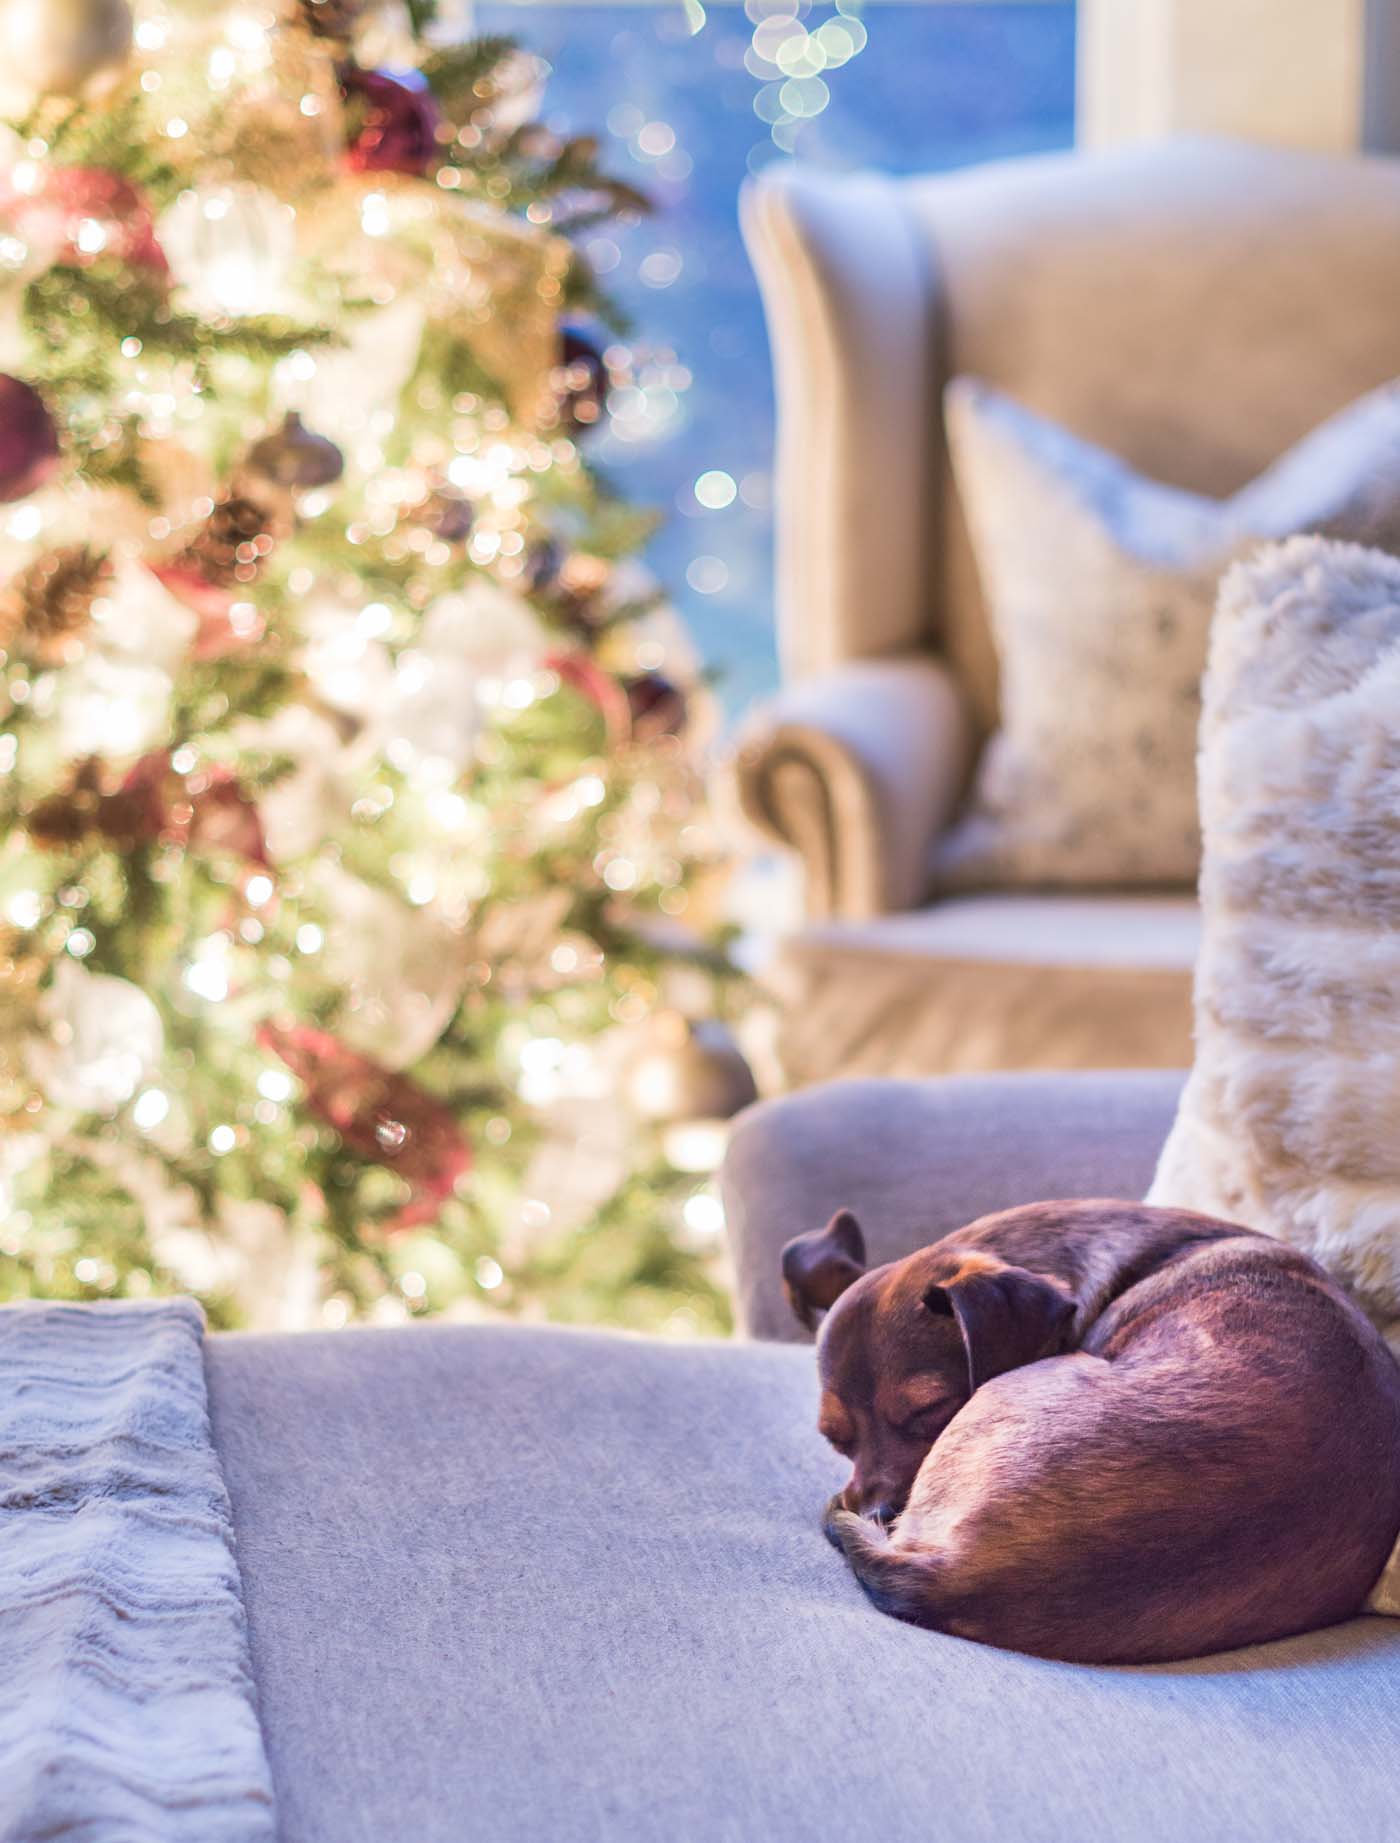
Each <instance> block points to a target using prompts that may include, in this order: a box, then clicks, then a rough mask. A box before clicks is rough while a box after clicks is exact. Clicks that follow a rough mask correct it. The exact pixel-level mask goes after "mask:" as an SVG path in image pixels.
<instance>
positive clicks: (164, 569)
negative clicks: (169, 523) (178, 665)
mask: <svg viewBox="0 0 1400 1843" xmlns="http://www.w3.org/2000/svg"><path fill="white" fill-rule="evenodd" d="M151 574H152V575H153V576H155V577H156V578H157V579H158V580H159V581H160V583H161V584H162V585H163V586H164V587H165V588H166V589H168V590H169V591H170V593H171V594H172V595H173V596H174V597H175V599H176V601H177V602H181V603H183V604H184V606H185V607H186V608H188V609H189V610H190V612H191V613H192V614H195V615H197V616H198V617H199V626H198V628H197V629H196V630H195V636H194V639H193V641H192V642H191V645H190V656H191V658H193V659H201V660H202V659H222V658H224V656H225V655H226V654H228V653H236V652H239V651H240V650H241V649H242V648H243V647H245V646H252V645H253V644H254V642H255V641H258V640H261V639H262V637H263V635H264V634H265V633H266V631H267V622H266V621H265V620H264V619H263V618H262V616H261V615H260V614H259V613H258V612H257V611H256V610H253V611H252V612H251V613H249V609H250V607H251V604H250V603H247V602H244V603H241V604H240V603H239V601H238V598H237V596H236V595H234V593H233V591H232V590H230V589H226V588H224V587H223V586H222V585H221V584H220V583H217V582H210V580H209V578H208V577H207V576H202V575H201V574H200V572H199V571H198V570H197V569H192V568H191V567H190V566H189V565H188V564H184V563H156V564H152V565H151ZM236 607H237V608H239V610H240V616H239V617H235V615H234V609H235V608H236Z"/></svg>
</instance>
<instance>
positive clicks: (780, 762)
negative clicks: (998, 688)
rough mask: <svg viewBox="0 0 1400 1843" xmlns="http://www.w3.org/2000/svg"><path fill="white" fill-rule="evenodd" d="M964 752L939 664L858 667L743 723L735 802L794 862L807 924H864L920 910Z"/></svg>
mask: <svg viewBox="0 0 1400 1843" xmlns="http://www.w3.org/2000/svg"><path fill="white" fill-rule="evenodd" d="M971 748H972V739H971V727H970V724H969V721H968V717H967V713H966V711H965V709H964V706H963V701H962V695H961V693H960V692H959V690H958V687H957V685H956V683H955V681H954V679H953V677H952V674H951V673H950V672H949V671H948V669H947V668H946V666H944V665H942V664H941V663H940V662H939V661H938V660H937V659H935V658H933V657H932V656H931V655H929V654H914V655H909V656H907V657H902V658H896V659H880V660H861V661H858V662H853V663H851V664H848V665H844V666H841V667H839V668H838V669H837V670H836V671H834V672H827V673H824V674H823V675H822V676H821V677H819V678H809V679H801V680H799V681H798V682H797V683H795V684H792V685H789V686H787V687H786V688H785V689H784V690H783V691H781V692H779V694H778V695H777V697H776V698H774V699H773V700H772V701H771V702H770V703H768V704H765V705H763V706H762V707H761V708H760V709H759V711H758V712H757V713H756V714H755V715H754V716H753V717H752V718H751V719H750V721H749V723H748V724H747V725H746V728H745V731H744V734H743V735H742V737H741V739H740V744H739V748H738V751H737V754H736V757H735V774H736V778H737V782H738V793H739V800H740V803H741V805H742V806H743V809H744V812H745V814H746V815H747V816H748V818H749V819H750V820H752V821H753V823H754V824H755V825H757V826H758V828H759V829H760V830H761V831H762V832H764V833H765V834H766V835H767V836H768V837H770V838H773V839H776V840H777V841H778V842H780V843H781V844H784V845H786V846H788V847H789V848H790V849H792V850H794V851H796V852H797V853H798V855H799V856H800V858H801V859H802V863H803V867H804V869H805V871H806V874H807V912H808V914H809V915H810V916H811V917H812V918H813V919H826V918H828V917H833V916H840V917H843V918H851V919H860V920H863V919H866V918H868V917H870V916H873V915H885V914H889V913H891V912H892V911H896V910H901V909H908V908H912V907H914V906H915V905H916V904H917V903H919V902H920V901H921V900H922V898H923V896H924V894H925V892H926V890H927V887H928V875H929V850H930V847H931V845H932V843H933V840H934V838H935V837H936V836H937V834H938V833H939V831H941V830H942V828H943V827H944V826H945V825H946V824H947V823H948V820H949V819H950V818H951V816H952V813H953V810H954V808H955V807H956V805H957V802H958V799H959V796H960V795H961V792H962V789H963V785H964V782H965V780H966V778H967V770H968V763H969V758H970V755H971Z"/></svg>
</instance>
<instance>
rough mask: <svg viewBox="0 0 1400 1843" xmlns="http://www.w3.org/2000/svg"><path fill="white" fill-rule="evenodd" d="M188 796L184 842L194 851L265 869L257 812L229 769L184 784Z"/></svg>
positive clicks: (263, 841)
mask: <svg viewBox="0 0 1400 1843" xmlns="http://www.w3.org/2000/svg"><path fill="white" fill-rule="evenodd" d="M185 787H186V791H187V793H188V796H189V812H190V818H189V824H188V826H187V828H186V834H185V836H186V840H187V842H188V844H189V845H190V846H191V847H192V848H193V849H195V850H199V849H201V848H203V849H206V850H210V851H225V852H227V853H228V854H229V856H230V857H236V858H242V860H243V862H244V863H245V864H256V865H257V866H258V867H259V868H260V869H266V868H268V865H269V863H270V860H269V858H268V855H267V841H266V839H265V838H264V837H263V828H262V820H261V819H260V818H259V817H258V809H257V807H255V806H254V805H253V802H252V801H251V800H250V799H249V798H248V796H247V794H246V793H244V791H243V789H242V787H241V786H240V785H239V783H238V781H237V779H236V778H235V776H234V774H233V772H232V770H231V769H228V768H210V769H207V770H205V771H204V772H203V773H202V774H199V775H191V776H190V777H189V779H188V780H187V781H186V783H185Z"/></svg>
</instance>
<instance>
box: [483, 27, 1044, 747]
mask: <svg viewBox="0 0 1400 1843" xmlns="http://www.w3.org/2000/svg"><path fill="white" fill-rule="evenodd" d="M688 9H689V21H690V23H688V15H687V9H686V8H685V7H682V6H681V5H675V4H664V5H662V4H659V5H641V6H638V5H623V6H593V5H589V4H586V3H584V4H579V3H577V0H569V3H567V4H562V5H549V4H517V3H504V0H488V3H487V4H483V5H479V6H478V7H477V9H476V13H475V23H476V29H477V30H479V31H481V32H507V33H510V34H512V35H514V36H515V37H517V38H518V39H520V40H521V41H522V42H523V43H524V44H526V45H527V46H528V47H529V48H530V49H531V50H533V51H535V52H537V53H538V54H539V55H540V56H542V57H543V58H545V59H546V60H547V61H548V63H549V64H550V65H551V66H552V67H553V75H552V77H551V79H550V83H549V87H548V92H547V108H546V117H547V119H548V121H549V122H550V123H551V124H552V125H554V126H556V127H558V128H560V129H561V130H566V131H572V132H578V133H598V134H599V135H600V136H601V137H602V139H603V141H604V146H605V149H606V151H607V154H608V156H609V163H610V165H611V166H612V167H613V169H614V170H615V171H617V172H618V173H619V174H621V175H624V176H626V177H628V178H631V179H633V180H635V181H637V182H638V183H640V184H641V185H642V186H643V187H644V188H645V189H646V190H648V191H649V192H650V193H651V194H652V195H653V197H654V198H655V200H656V202H657V205H658V207H659V210H658V212H657V215H656V216H655V217H653V218H651V219H648V220H646V221H645V222H643V223H642V224H640V225H638V226H636V227H634V228H630V229H624V230H622V231H621V232H618V231H616V230H614V229H612V228H608V229H607V230H605V231H602V232H599V233H598V235H597V236H596V237H595V238H594V239H593V252H592V253H593V255H594V257H595V259H596V260H597V261H598V264H599V266H600V267H601V268H604V269H606V271H607V273H606V275H605V277H604V279H605V281H606V283H607V284H608V286H609V287H610V289H611V291H612V293H613V294H614V296H615V297H616V298H617V299H618V300H619V301H620V302H621V304H622V305H623V307H624V308H625V310H626V311H627V312H628V314H629V315H630V317H631V319H632V321H633V323H634V332H633V335H632V337H631V338H630V340H629V343H630V344H631V345H632V346H633V348H634V350H636V351H637V353H638V355H639V384H640V391H639V393H638V394H636V395H634V396H629V397H628V398H627V399H626V400H625V401H624V402H622V403H620V404H614V406H613V408H614V413H613V415H612V416H611V418H610V419H609V422H608V425H607V427H606V428H605V429H604V430H600V432H599V433H598V434H597V435H596V436H595V437H594V438H593V449H592V452H593V453H594V455H595V456H596V457H597V459H598V460H599V461H601V462H602V463H603V464H604V465H605V466H606V467H607V469H608V470H609V471H610V472H611V473H612V475H613V477H614V478H615V479H616V480H617V482H618V484H619V486H620V487H621V488H622V489H623V490H624V491H625V492H627V493H628V494H629V496H631V497H633V498H635V499H638V500H640V501H643V502H645V503H648V504H652V505H656V506H658V507H659V508H660V509H661V510H662V511H664V512H665V513H666V514H667V518H666V522H665V524H664V526H663V528H662V530H661V531H660V533H659V535H658V536H657V537H656V539H655V540H654V542H653V544H652V546H651V550H650V553H649V558H650V561H651V563H652V565H653V567H654V568H655V569H656V571H657V573H658V574H659V575H660V576H661V577H662V578H663V579H664V581H665V582H666V583H667V585H668V586H669V587H670V589H671V590H672V592H673V595H674V598H675V600H676V602H677V604H678V605H679V606H680V607H681V608H682V610H683V611H684V613H685V615H686V618H687V620H688V622H689V624H690V627H691V631H692V633H693V634H694V635H695V637H696V639H697V641H698V643H699V645H700V648H701V650H702V651H703V652H704V654H705V656H706V658H707V659H708V660H709V661H710V662H711V663H712V664H713V665H714V667H715V668H716V669H717V670H718V671H719V672H720V673H721V674H722V690H723V694H724V698H725V702H726V704H727V705H728V707H729V708H730V709H731V710H738V709H740V708H742V706H743V705H744V704H745V703H746V702H748V701H749V700H750V699H751V698H753V697H755V696H757V695H759V694H761V693H762V692H763V691H765V690H767V689H768V688H770V687H771V685H772V684H773V683H774V680H775V678H776V665H775V661H774V653H773V637H772V515H771V509H770V501H771V468H772V423H773V398H772V382H771V378H770V374H769V366H768V344H767V338H766V335H765V331H764V326H763V317H762V313H761V311H760V308H759V303H758V297H757V294H756V291H755V288H754V284H753V279H752V276H751V273H750V270H749V265H748V261H747V258H746V257H745V254H744V250H743V245H742V243H741V242H740V238H739V227H738V217H737V197H738V191H739V187H740V185H741V183H742V182H743V180H744V179H745V177H746V176H747V175H748V174H749V173H751V172H754V171H757V170H758V169H759V168H760V167H762V166H763V165H765V164H766V163H767V162H768V161H770V160H774V159H780V158H786V157H788V153H787V150H786V149H785V148H780V147H779V146H778V145H775V140H774V131H773V128H772V126H771V125H770V122H769V121H768V120H765V119H763V118H762V117H763V116H768V117H771V116H774V115H777V116H779V117H780V118H781V117H782V116H783V115H784V114H785V113H786V111H785V109H784V100H785V99H784V97H783V93H782V91H781V87H780V85H778V84H776V83H769V84H765V81H764V78H763V75H762V74H761V73H762V71H763V69H764V67H763V66H758V69H759V71H760V75H757V76H755V75H753V74H751V71H752V69H753V68H754V59H753V58H752V55H751V44H752V39H753V34H754V29H755V28H754V24H753V22H752V20H751V19H750V18H749V17H748V13H746V11H745V9H744V8H743V7H740V6H738V5H732V4H725V5H717V6H711V7H709V8H708V10H707V11H706V12H705V15H704V24H703V26H702V27H701V29H700V31H699V32H698V33H697V34H695V35H694V36H692V33H691V25H692V24H693V23H694V22H695V21H697V20H698V18H699V16H700V9H699V7H698V5H697V4H696V0H688ZM779 10H781V9H775V8H774V7H773V6H772V5H771V4H769V3H768V0H750V6H749V8H748V12H751V13H752V14H753V15H754V17H755V18H756V19H760V20H761V19H763V18H764V17H765V15H772V14H774V13H775V12H776V11H779ZM852 10H853V9H852ZM840 18H841V15H840V14H838V13H836V12H834V11H832V10H830V9H829V8H825V7H819V6H818V7H812V8H811V9H810V10H807V11H805V12H804V13H803V21H804V24H805V25H806V27H807V28H808V30H809V31H814V30H815V29H816V28H817V27H818V26H819V25H820V24H821V23H823V22H824V21H826V20H828V19H831V20H839V19H840ZM861 24H862V25H863V28H864V32H865V34H866V43H865V45H864V47H863V49H861V50H860V51H859V53H858V55H856V56H854V57H852V58H850V60H849V61H848V62H845V63H843V64H842V65H841V66H840V68H837V69H833V70H828V71H827V72H825V73H824V75H823V77H822V79H821V81H822V82H823V83H824V84H825V85H826V94H827V100H826V101H825V104H824V106H822V107H821V108H820V111H819V112H818V113H817V114H815V115H811V116H807V117H804V118H798V119H793V118H790V119H789V121H788V123H787V124H784V123H783V122H782V121H781V119H780V120H779V124H778V129H777V139H778V141H780V142H787V143H789V144H790V146H791V155H792V157H795V158H797V159H800V160H804V161H807V162H812V163H816V164H819V165H825V166H829V167H839V168H851V167H864V166H873V167H880V168H884V169H885V170H887V171H893V172H908V173H913V172H929V171H933V170H936V169H938V168H944V167H952V166H962V165H965V164H967V163H969V162H971V161H975V160H987V159H993V158H996V157H998V156H1002V155H1007V154H1018V153H1026V152H1032V151H1035V150H1038V149H1042V148H1054V147H1065V146H1068V145H1069V144H1070V142H1071V141H1072V139H1073V131H1074V7H1073V5H1072V4H1071V3H1070V0H1021V3H1020V4H993V3H991V0H976V3H974V4H962V5H959V4H947V3H942V4H940V3H937V0H935V3H933V4H920V3H919V0H914V3H912V4H904V5H874V6H872V7H870V8H868V9H867V10H866V11H865V12H864V14H863V16H862V21H861ZM858 32H859V28H857V33H858ZM746 55H748V57H749V63H748V66H746V63H745V59H746ZM769 74H770V75H774V74H775V73H773V72H772V71H771V69H770V71H769ZM786 100H787V101H788V102H792V103H795V104H796V105H797V106H798V107H808V106H810V105H811V104H812V102H813V101H816V102H821V100H822V97H821V92H820V90H817V91H811V90H808V91H806V92H804V91H801V90H798V91H790V92H788V95H787V97H786ZM756 103H757V105H758V111H761V112H762V114H760V113H759V112H758V111H756V108H755V104H756ZM697 483H699V489H698V495H697Z"/></svg>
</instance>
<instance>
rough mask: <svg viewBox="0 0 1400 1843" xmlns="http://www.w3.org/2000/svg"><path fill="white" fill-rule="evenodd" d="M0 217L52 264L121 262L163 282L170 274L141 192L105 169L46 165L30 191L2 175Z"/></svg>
mask: <svg viewBox="0 0 1400 1843" xmlns="http://www.w3.org/2000/svg"><path fill="white" fill-rule="evenodd" d="M0 217H3V218H4V219H5V220H6V221H7V222H9V223H10V224H12V225H13V226H14V228H15V231H16V233H17V234H18V235H19V236H20V237H21V238H22V239H23V240H24V242H26V243H28V244H29V245H31V247H34V248H37V249H40V250H43V251H44V252H45V253H46V254H47V253H48V252H50V251H52V253H53V254H52V259H53V261H55V262H60V263H69V264H71V265H72V266H73V267H75V268H86V267H88V265H89V264H91V263H94V262H100V261H109V262H110V261H115V262H121V263H125V264H126V265H127V266H128V267H129V268H133V269H143V270H145V271H146V272H147V274H149V275H150V276H152V277H155V278H157V279H159V280H161V281H164V279H165V277H166V276H167V275H168V274H169V272H170V265H169V264H168V263H167V262H166V260H165V251H164V250H163V249H162V248H161V247H160V244H159V243H158V242H157V241H156V233H155V220H154V219H153V218H152V216H151V211H150V207H149V206H148V205H147V203H146V200H145V197H144V195H143V194H142V192H141V191H140V189H139V188H138V187H136V186H134V185H133V184H132V183H131V181H130V180H129V179H125V178H123V177H122V175H121V174H120V173H112V172H109V171H108V170H107V168H106V167H101V166H55V167H48V168H45V169H43V170H42V172H41V173H40V175H39V177H38V183H37V184H36V186H35V187H34V189H33V190H30V191H20V190H19V189H18V188H17V187H16V185H15V183H14V174H13V172H10V173H3V174H0Z"/></svg>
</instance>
